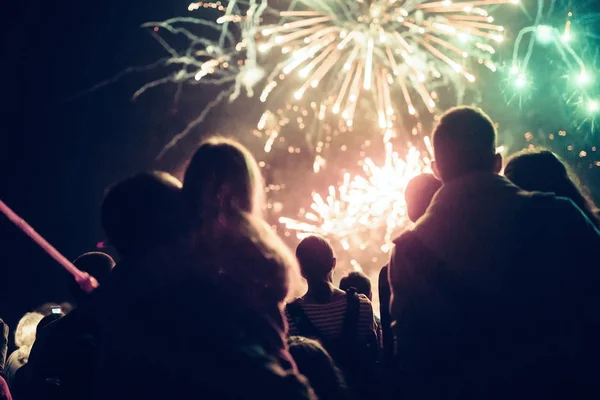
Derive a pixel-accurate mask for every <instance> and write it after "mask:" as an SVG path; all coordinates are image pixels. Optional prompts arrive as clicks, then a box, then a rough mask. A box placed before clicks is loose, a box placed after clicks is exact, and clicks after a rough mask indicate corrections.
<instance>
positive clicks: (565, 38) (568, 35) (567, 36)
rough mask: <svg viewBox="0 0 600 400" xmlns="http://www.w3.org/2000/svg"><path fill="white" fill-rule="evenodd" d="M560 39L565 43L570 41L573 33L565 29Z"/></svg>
mask: <svg viewBox="0 0 600 400" xmlns="http://www.w3.org/2000/svg"><path fill="white" fill-rule="evenodd" d="M561 39H562V41H563V42H565V43H567V42H570V41H571V40H573V35H572V34H571V32H569V31H566V32H565V33H563V34H562V36H561Z"/></svg>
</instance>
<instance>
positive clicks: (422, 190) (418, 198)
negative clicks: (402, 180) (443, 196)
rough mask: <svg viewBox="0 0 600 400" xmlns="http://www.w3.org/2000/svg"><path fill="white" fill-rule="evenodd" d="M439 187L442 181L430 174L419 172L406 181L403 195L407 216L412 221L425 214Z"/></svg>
mask: <svg viewBox="0 0 600 400" xmlns="http://www.w3.org/2000/svg"><path fill="white" fill-rule="evenodd" d="M440 187H442V182H440V181H439V180H438V179H436V177H435V176H433V175H432V174H420V175H417V176H415V177H414V178H412V179H411V180H410V182H408V185H406V191H405V192H404V196H405V199H406V211H407V213H408V218H410V220H411V221H412V222H417V220H418V219H419V218H421V217H422V216H423V215H424V214H425V211H427V207H429V204H431V200H432V199H433V196H434V195H435V193H436V192H437V191H438V190H439V188H440Z"/></svg>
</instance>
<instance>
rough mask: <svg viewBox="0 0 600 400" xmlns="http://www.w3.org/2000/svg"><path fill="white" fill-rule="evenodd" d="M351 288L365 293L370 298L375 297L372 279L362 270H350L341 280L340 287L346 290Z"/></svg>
mask: <svg viewBox="0 0 600 400" xmlns="http://www.w3.org/2000/svg"><path fill="white" fill-rule="evenodd" d="M350 288H354V289H356V292H357V293H360V294H364V295H365V296H367V297H368V298H369V299H370V300H372V298H373V292H372V291H371V280H370V279H369V277H368V276H366V275H365V274H363V273H362V272H358V271H354V272H350V273H349V274H348V275H346V276H345V277H343V278H342V279H341V280H340V289H342V290H344V291H346V290H348V289H350Z"/></svg>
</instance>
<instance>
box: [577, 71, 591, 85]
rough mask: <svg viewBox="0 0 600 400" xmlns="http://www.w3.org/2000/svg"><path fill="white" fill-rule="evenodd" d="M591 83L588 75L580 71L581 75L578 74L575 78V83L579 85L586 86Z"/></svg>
mask: <svg viewBox="0 0 600 400" xmlns="http://www.w3.org/2000/svg"><path fill="white" fill-rule="evenodd" d="M591 81H592V77H591V76H590V74H588V73H587V72H585V71H581V73H580V74H579V76H577V83H578V84H579V85H582V86H584V85H587V84H589V83H590V82H591Z"/></svg>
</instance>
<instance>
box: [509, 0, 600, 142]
mask: <svg viewBox="0 0 600 400" xmlns="http://www.w3.org/2000/svg"><path fill="white" fill-rule="evenodd" d="M555 8H556V1H555V0H552V1H551V2H550V4H549V9H548V12H547V13H546V14H547V15H546V16H545V18H546V19H548V18H550V16H551V15H552V14H553V13H554V12H555V11H554V10H555ZM563 12H564V13H565V14H566V15H565V17H566V22H565V24H564V27H560V28H558V27H555V26H550V25H544V24H543V22H544V1H543V0H538V1H537V16H536V18H535V22H534V25H533V26H528V27H526V28H523V29H522V30H521V31H520V32H519V34H518V35H517V38H516V40H515V44H514V47H513V55H512V62H511V64H510V76H511V82H512V84H513V86H514V89H515V90H514V92H513V96H520V98H521V97H522V96H523V95H524V94H527V93H528V92H527V89H528V87H529V86H530V84H532V83H533V80H534V78H535V76H533V75H532V74H530V73H528V70H529V69H530V65H529V64H530V61H531V59H532V56H533V53H534V51H535V49H536V48H537V47H545V48H546V49H547V48H548V47H550V49H552V48H553V49H554V50H555V51H556V53H555V54H556V55H558V60H559V61H560V62H559V63H555V66H553V68H556V69H559V70H561V71H564V75H563V76H562V78H565V79H562V81H564V82H566V86H565V87H564V90H563V93H565V95H564V100H565V104H566V105H567V106H573V105H576V106H579V107H576V108H575V107H573V108H572V109H573V118H574V119H578V120H580V121H581V123H580V124H579V128H581V127H582V126H584V124H585V123H586V122H591V128H592V131H593V130H594V122H595V120H596V118H597V116H598V112H599V111H600V103H599V100H598V98H597V96H598V92H597V88H598V87H597V85H592V82H593V80H594V76H593V75H594V74H593V72H595V71H596V70H597V67H596V66H595V61H590V60H585V61H584V59H583V57H582V49H586V46H587V44H586V42H585V41H584V40H583V39H584V38H585V37H586V36H587V32H578V36H579V40H575V38H574V36H575V32H574V29H573V12H572V11H571V8H569V9H567V10H563ZM588 16H589V14H588ZM526 37H528V39H529V41H528V44H527V45H526V47H525V50H524V51H523V47H524V46H522V43H523V41H524V40H525V38H526ZM576 43H577V49H576V48H575V47H574V46H575V44H576ZM536 45H538V46H537V47H536ZM546 49H545V50H544V51H546V53H548V54H549V55H548V56H549V57H553V55H551V52H548V51H547V50H546ZM523 53H524V55H523ZM561 63H562V65H561ZM581 106H583V107H581ZM582 115H583V117H582ZM579 128H578V129H579Z"/></svg>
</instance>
